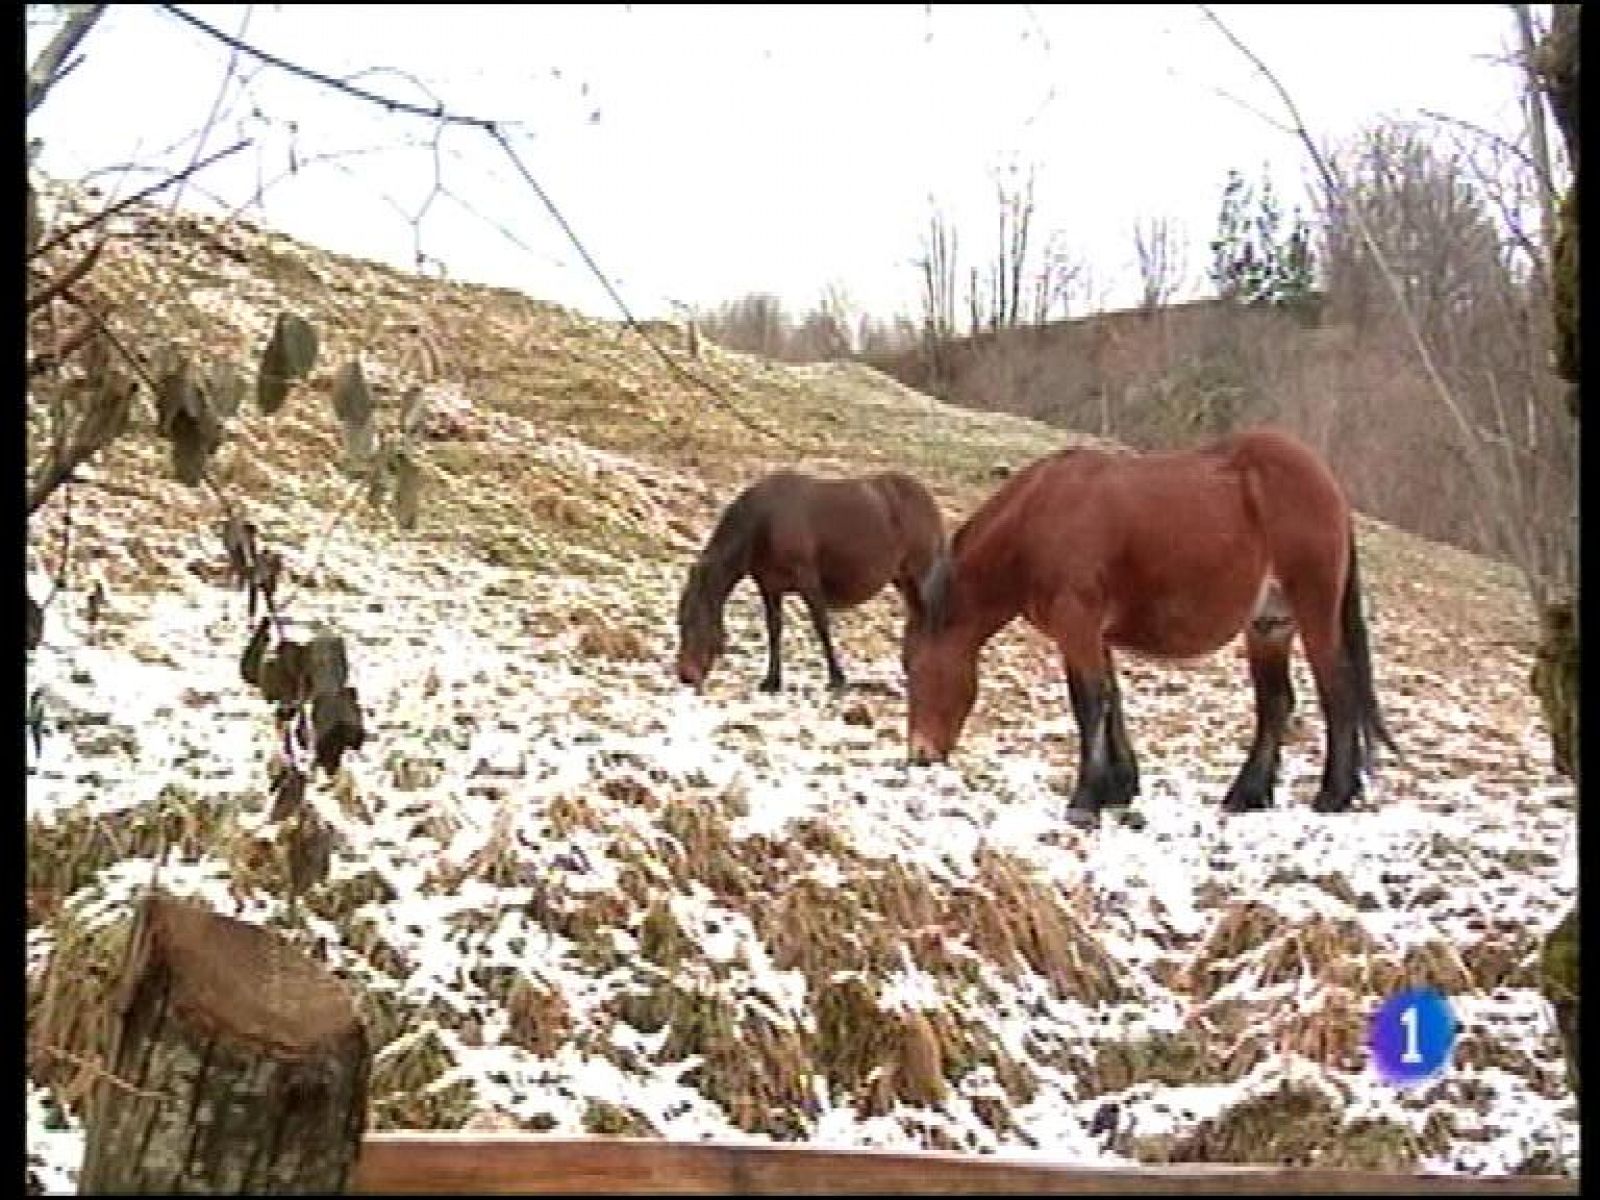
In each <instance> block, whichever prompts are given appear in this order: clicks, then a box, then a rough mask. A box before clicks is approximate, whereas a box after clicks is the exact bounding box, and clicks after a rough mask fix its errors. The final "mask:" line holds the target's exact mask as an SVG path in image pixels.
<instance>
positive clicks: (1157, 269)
mask: <svg viewBox="0 0 1600 1200" xmlns="http://www.w3.org/2000/svg"><path fill="white" fill-rule="evenodd" d="M1133 246H1134V250H1135V251H1136V253H1137V254H1138V258H1139V280H1140V284H1141V293H1142V303H1143V306H1144V308H1145V310H1146V311H1149V312H1153V311H1154V310H1155V309H1158V308H1160V307H1161V306H1162V305H1164V304H1166V303H1167V302H1168V301H1169V300H1171V299H1172V297H1173V294H1174V293H1175V292H1176V291H1177V290H1178V288H1179V287H1180V286H1181V285H1182V283H1183V274H1184V270H1185V265H1186V264H1185V260H1186V257H1187V252H1188V247H1187V245H1186V243H1185V241H1184V237H1183V233H1182V231H1181V230H1180V229H1179V228H1178V227H1177V226H1176V225H1175V224H1174V223H1173V222H1172V221H1171V220H1170V219H1169V218H1167V217H1155V218H1151V219H1149V220H1144V221H1135V222H1134V225H1133Z"/></svg>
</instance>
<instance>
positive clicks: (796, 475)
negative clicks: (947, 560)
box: [678, 471, 944, 692]
mask: <svg viewBox="0 0 1600 1200" xmlns="http://www.w3.org/2000/svg"><path fill="white" fill-rule="evenodd" d="M943 551H944V520H943V518H942V517H941V516H940V514H939V506H938V505H937V504H935V503H934V500H933V497H932V496H930V495H929V494H928V491H927V489H926V488H924V487H923V486H922V485H921V484H920V483H918V482H917V481H916V480H915V479H912V478H911V477H910V476H909V475H902V474H900V473H898V472H892V471H891V472H885V473H882V474H877V475H867V476H863V477H861V478H855V479H821V478H817V477H815V476H811V475H805V474H802V473H800V472H797V471H778V472H775V473H773V474H771V475H768V476H766V477H765V478H763V479H760V480H758V481H756V482H755V483H753V484H751V485H750V486H749V487H748V488H746V489H745V490H744V491H743V492H741V493H740V494H739V495H738V497H737V498H736V499H735V500H734V501H733V503H732V504H730V505H728V507H727V509H725V510H724V511H723V514H722V517H721V519H720V520H719V521H718V522H717V527H716V529H715V530H714V531H713V532H712V534H711V537H710V539H709V541H707V543H706V546H705V549H704V550H703V551H701V553H700V557H699V559H698V560H697V561H696V562H695V564H694V566H693V567H691V568H690V570H689V578H688V580H687V581H686V582H685V584H684V587H683V593H682V595H681V596H680V598H679V601H678V678H679V679H680V680H681V681H682V682H684V683H687V684H690V685H692V686H694V687H699V686H700V685H701V684H702V683H703V682H704V681H705V678H706V676H707V674H708V673H709V672H710V670H711V667H712V665H713V664H714V663H715V662H716V660H717V658H718V657H719V656H720V655H721V654H722V652H723V649H724V648H725V645H726V640H727V638H726V634H725V633H724V630H723V626H722V610H723V607H724V605H726V603H727V599H728V593H729V592H731V591H732V590H733V588H734V586H735V585H736V584H737V583H738V582H739V581H740V580H741V579H743V578H745V577H746V576H749V577H750V578H751V579H754V580H755V583H756V587H757V588H759V589H760V591H761V602H762V605H763V607H764V608H765V610H766V618H767V674H766V678H764V679H763V680H762V681H761V690H762V691H766V692H775V691H777V690H778V689H779V687H781V686H782V678H781V676H782V665H781V663H780V661H779V642H780V640H781V637H782V632H783V597H784V596H785V595H787V594H788V593H790V592H799V593H800V598H801V599H802V600H803V601H805V606H806V610H807V611H808V612H809V613H810V614H811V624H812V626H813V627H814V628H815V629H816V632H817V640H818V641H819V642H821V643H822V654H823V657H824V658H825V659H826V660H827V663H828V686H829V687H830V688H831V689H833V690H835V691H837V690H839V689H840V688H842V687H844V684H845V678H844V672H843V671H842V670H840V668H839V660H838V658H837V656H836V655H835V654H834V651H833V639H832V637H831V636H830V634H829V626H828V611H829V610H830V609H846V608H854V607H855V606H857V605H859V604H864V603H866V602H867V601H868V600H871V599H872V598H873V597H874V596H876V595H877V594H878V593H879V592H881V591H882V590H883V589H884V587H885V586H886V585H887V584H890V583H893V584H894V585H895V587H896V588H897V589H899V591H900V594H901V596H902V597H903V598H904V599H905V602H906V605H907V612H908V614H909V613H911V612H914V611H915V610H916V606H917V605H918V603H919V600H920V592H919V587H920V584H921V581H922V580H923V579H924V578H925V577H926V576H927V574H928V572H929V571H930V570H931V568H932V566H933V563H934V562H935V560H936V559H937V558H938V557H939V555H940V554H942V553H943Z"/></svg>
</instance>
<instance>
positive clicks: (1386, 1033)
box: [1367, 988, 1456, 1086]
mask: <svg viewBox="0 0 1600 1200" xmlns="http://www.w3.org/2000/svg"><path fill="white" fill-rule="evenodd" d="M1455 1040H1456V1018H1455V1014H1454V1013H1453V1012H1451V1011H1450V1002H1449V1001H1448V1000H1446V999H1445V998H1444V996H1443V995H1441V994H1440V993H1439V992H1437V991H1435V990H1434V989H1433V988H1410V989H1408V990H1406V991H1403V992H1399V993H1396V994H1395V995H1393V996H1390V997H1389V998H1388V999H1387V1000H1385V1001H1384V1002H1383V1003H1382V1004H1381V1005H1379V1006H1378V1010H1377V1011H1376V1012H1375V1013H1373V1014H1372V1023H1371V1025H1370V1026H1369V1028H1368V1031H1367V1044H1368V1047H1369V1048H1370V1049H1371V1051H1372V1061H1373V1064H1374V1065H1375V1066H1376V1067H1377V1069H1378V1073H1379V1074H1380V1075H1382V1076H1383V1078H1384V1079H1385V1080H1386V1081H1388V1082H1389V1083H1392V1084H1396V1085H1398V1086H1406V1085H1409V1084H1414V1083H1421V1082H1422V1081H1423V1080H1425V1079H1428V1078H1431V1077H1432V1076H1434V1075H1436V1074H1438V1073H1439V1071H1441V1070H1443V1068H1444V1065H1445V1063H1446V1062H1447V1061H1448V1060H1449V1057H1450V1051H1451V1050H1452V1049H1453V1048H1454V1046H1455Z"/></svg>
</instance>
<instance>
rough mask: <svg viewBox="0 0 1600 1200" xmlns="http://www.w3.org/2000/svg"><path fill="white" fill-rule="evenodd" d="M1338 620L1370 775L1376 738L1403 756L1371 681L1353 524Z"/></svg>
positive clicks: (1364, 764)
mask: <svg viewBox="0 0 1600 1200" xmlns="http://www.w3.org/2000/svg"><path fill="white" fill-rule="evenodd" d="M1339 620H1340V625H1341V631H1342V633H1343V635H1344V639H1343V640H1344V653H1345V662H1346V664H1347V665H1348V669H1349V672H1350V679H1351V681H1352V682H1353V683H1354V685H1355V691H1356V709H1357V713H1358V714H1359V716H1358V720H1357V722H1356V730H1357V737H1358V738H1359V740H1360V745H1359V752H1360V756H1361V765H1362V768H1363V769H1364V770H1365V771H1366V772H1367V773H1368V774H1371V772H1372V750H1373V742H1374V740H1375V739H1376V740H1378V741H1381V742H1382V743H1383V744H1384V745H1385V746H1387V747H1388V748H1389V751H1390V752H1391V753H1392V754H1393V755H1394V756H1395V757H1396V758H1397V759H1399V760H1400V761H1402V762H1404V761H1405V756H1404V755H1403V754H1401V753H1400V748H1399V747H1398V746H1396V745H1395V744H1394V738H1393V737H1392V736H1391V735H1390V733H1389V727H1388V726H1387V725H1385V724H1384V721H1383V714H1382V712H1380V711H1379V709H1378V694H1377V690H1376V688H1374V686H1373V682H1372V650H1371V647H1370V646H1369V644H1368V641H1367V621H1366V618H1365V617H1364V616H1363V615H1362V612H1361V570H1360V568H1359V567H1358V566H1357V563H1356V531H1355V526H1354V524H1352V525H1351V527H1350V569H1349V571H1348V572H1347V573H1346V575H1345V579H1344V597H1343V599H1342V601H1341V603H1340V612H1339Z"/></svg>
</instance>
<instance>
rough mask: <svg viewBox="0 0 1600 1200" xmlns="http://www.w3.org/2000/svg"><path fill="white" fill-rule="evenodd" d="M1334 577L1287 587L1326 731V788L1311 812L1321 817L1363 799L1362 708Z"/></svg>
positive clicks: (1323, 788) (1320, 790) (1341, 810)
mask: <svg viewBox="0 0 1600 1200" xmlns="http://www.w3.org/2000/svg"><path fill="white" fill-rule="evenodd" d="M1333 575H1334V573H1333V572H1332V571H1331V570H1330V571H1328V572H1326V577H1324V578H1319V579H1318V580H1317V581H1316V584H1315V585H1314V586H1313V585H1311V584H1308V583H1301V584H1300V585H1299V587H1298V588H1296V587H1291V586H1289V585H1288V583H1287V581H1286V582H1285V590H1286V591H1287V593H1288V596H1289V604H1290V607H1291V608H1292V609H1293V611H1294V619H1295V624H1296V625H1298V626H1299V627H1300V644H1301V645H1302V646H1304V647H1305V652H1306V661H1307V662H1309V663H1310V665H1311V674H1312V677H1313V678H1314V679H1315V680H1316V681H1317V700H1318V701H1319V702H1320V704H1321V706H1322V723H1323V726H1324V728H1325V729H1326V731H1327V742H1326V750H1325V753H1324V758H1323V766H1322V785H1321V787H1320V788H1319V789H1318V790H1317V796H1316V799H1315V800H1313V801H1312V803H1311V807H1312V808H1313V809H1314V810H1315V811H1316V812H1319V813H1333V812H1347V811H1349V809H1350V807H1351V805H1352V804H1353V803H1354V802H1355V800H1356V798H1357V797H1358V796H1360V795H1361V771H1360V766H1361V761H1360V757H1361V756H1360V750H1361V731H1360V723H1359V722H1360V705H1359V697H1358V696H1357V693H1356V689H1355V686H1354V684H1355V680H1354V679H1352V678H1351V676H1350V673H1349V671H1348V670H1347V668H1346V663H1345V655H1344V649H1343V644H1342V642H1341V638H1340V632H1339V619H1338V613H1339V603H1338V590H1337V586H1336V580H1335V578H1334V577H1333Z"/></svg>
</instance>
